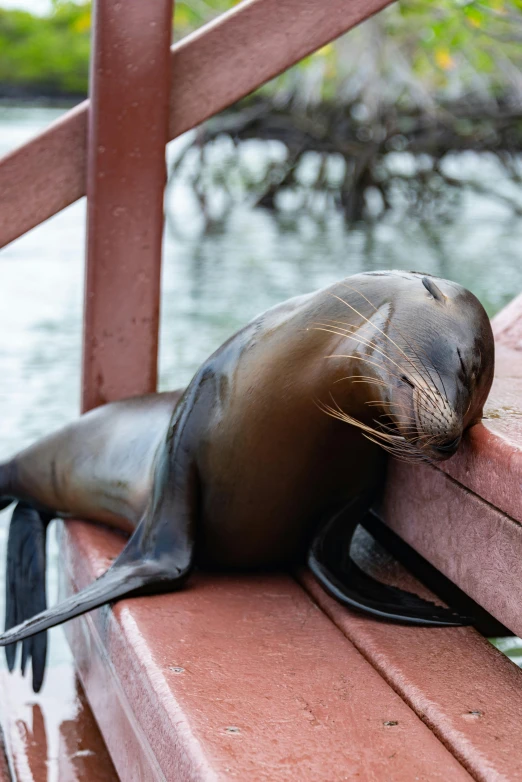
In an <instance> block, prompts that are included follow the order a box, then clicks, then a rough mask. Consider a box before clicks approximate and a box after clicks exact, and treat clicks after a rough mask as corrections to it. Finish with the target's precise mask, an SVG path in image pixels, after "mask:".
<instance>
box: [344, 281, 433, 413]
mask: <svg viewBox="0 0 522 782" xmlns="http://www.w3.org/2000/svg"><path fill="white" fill-rule="evenodd" d="M341 284H342V286H343V287H344V288H348V289H349V290H352V291H354V292H355V293H357V295H358V296H361V297H362V298H363V299H364V300H365V301H366V302H367V303H368V304H369V305H370V307H372V309H373V310H374V312H378V310H377V307H376V306H375V305H374V304H373V303H372V302H371V301H370V300H369V299H368V298H367V297H366V296H365V295H364V293H361V291H359V290H357V288H354V287H353V286H351V285H347V284H346V283H341ZM342 301H343V300H342ZM344 303H345V304H348V303H347V302H344ZM348 306H350V305H348ZM363 317H364V316H363ZM372 325H375V324H372ZM396 328H397V331H398V333H399V334H400V335H401V337H402V339H403V340H404V341H405V342H406V344H408V345H409V347H410V350H413V352H414V353H415V354H416V355H417V358H418V359H419V361H420V362H421V364H422V366H423V367H424V369H425V371H426V372H427V375H428V380H429V382H430V383H433V380H432V377H431V375H430V372H429V369H428V367H427V366H426V365H425V364H424V362H423V360H422V358H421V357H420V355H419V353H417V351H415V349H414V348H412V347H411V345H410V343H409V341H408V339H407V338H406V337H405V336H404V334H403V333H402V331H401V330H400V329H399V328H398V327H396ZM383 333H384V332H383ZM385 336H386V337H388V339H391V338H390V337H389V336H388V335H386V334H385ZM392 341H393V340H392ZM397 347H398V346H397ZM417 348H419V345H418V343H417ZM398 349H399V350H400V348H398ZM419 349H420V348H419ZM423 352H424V355H425V356H426V358H427V359H428V356H427V355H426V352H425V351H423ZM432 367H433V369H434V370H435V372H437V374H438V376H439V380H440V382H441V383H442V387H443V389H444V396H445V399H446V402H447V403H448V404H449V400H448V393H447V391H446V388H445V386H444V381H443V379H442V376H441V374H440V372H439V371H438V369H437V368H436V367H434V366H433V364H432ZM419 374H420V372H419ZM421 376H422V375H421Z"/></svg>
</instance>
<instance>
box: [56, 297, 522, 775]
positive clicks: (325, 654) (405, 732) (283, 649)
mask: <svg viewBox="0 0 522 782" xmlns="http://www.w3.org/2000/svg"><path fill="white" fill-rule="evenodd" d="M509 312H510V313H511V318H512V321H513V322H512V323H511V324H510V326H509V328H508V327H506V326H505V323H506V313H503V314H501V315H500V316H499V318H497V320H496V321H495V328H496V331H497V334H498V348H499V350H498V352H499V354H500V361H499V363H498V372H497V376H496V379H495V385H494V389H493V391H492V394H491V398H490V403H489V405H488V410H490V411H492V410H496V409H500V407H502V405H501V403H504V401H505V397H504V396H503V394H507V393H508V391H509V390H510V389H515V392H516V389H517V386H516V383H515V384H514V383H513V381H512V380H509V381H508V378H507V376H506V372H507V371H508V370H509V378H512V377H514V376H515V377H518V374H517V373H518V372H519V370H522V352H518V353H517V352H516V351H513V354H510V355H509V362H508V363H506V362H505V361H504V360H503V358H502V356H503V350H504V348H505V346H504V345H503V343H502V339H503V336H502V335H503V334H505V333H510V334H513V333H515V330H516V328H518V327H520V328H521V329H522V297H520V299H519V300H518V303H517V304H516V305H512V306H511V307H510V309H509ZM502 324H504V327H503V328H500V326H501V325H502ZM517 324H518V325H517ZM506 349H507V348H506ZM509 349H510V350H513V348H509ZM521 374H522V371H521ZM506 384H508V386H509V387H508V388H507V389H506ZM509 399H510V403H509V405H508V404H504V407H506V408H508V409H506V410H505V416H503V417H501V418H497V417H496V415H495V414H494V413H493V415H492V417H491V419H490V420H488V421H487V422H486V426H487V431H486V432H482V433H481V432H480V430H478V431H477V432H474V434H473V437H472V438H471V440H470V442H469V444H468V445H467V446H466V448H465V450H464V451H463V452H462V454H457V457H456V458H454V459H452V460H451V461H450V462H449V463H448V464H447V466H446V470H447V473H445V472H442V471H441V470H438V469H435V468H430V467H424V466H422V467H418V466H410V465H403V464H401V463H391V465H390V479H389V482H388V485H387V492H386V496H385V501H384V503H383V507H382V509H381V512H382V514H383V517H384V519H385V520H386V522H387V523H388V524H389V525H390V526H391V527H393V528H394V529H396V530H398V531H399V532H400V533H401V534H403V535H404V536H405V538H406V539H407V541H408V542H409V543H410V544H412V545H413V546H414V547H415V548H416V549H418V550H419V551H420V552H421V553H422V554H423V555H424V556H425V557H426V558H427V559H430V560H432V561H433V562H434V564H435V565H436V566H437V567H438V568H440V569H441V570H442V571H444V572H446V573H447V574H449V575H450V576H451V577H452V578H453V580H454V581H455V582H456V583H457V584H458V585H459V586H460V587H462V588H463V589H464V590H465V591H466V592H468V593H469V594H470V595H471V596H472V597H473V598H475V599H476V600H477V601H478V602H480V603H481V604H482V605H484V606H486V607H487V608H488V609H489V610H490V611H491V613H492V614H493V615H494V616H495V617H496V618H497V619H499V620H500V621H502V622H503V623H504V624H506V625H507V626H508V627H510V628H512V629H514V630H516V629H517V628H518V627H520V622H521V619H520V617H521V616H522V612H521V611H520V609H519V608H518V605H517V603H519V601H518V594H519V592H520V584H521V583H522V572H520V568H521V566H520V565H519V564H518V559H519V554H520V552H521V551H522V541H521V539H520V534H521V533H520V525H519V524H518V522H517V521H515V520H514V519H513V518H512V517H510V516H508V515H507V514H506V513H505V511H504V510H502V509H500V508H499V507H495V506H494V504H493V500H494V499H495V497H497V498H499V499H498V504H499V505H500V504H501V503H502V505H503V507H504V508H505V507H508V505H507V503H508V502H512V497H515V498H516V497H517V493H516V490H517V484H516V481H517V473H516V464H517V462H516V459H517V458H518V448H519V446H518V445H517V441H516V432H517V427H516V426H515V427H510V424H509V417H510V416H514V417H515V419H516V416H517V409H516V400H514V399H511V397H510V398H509ZM518 399H521V400H522V396H519V397H518ZM520 404H521V406H522V402H521V403H520ZM490 415H491V413H490ZM515 422H516V421H515ZM508 436H509V437H510V439H509V440H508ZM491 438H497V439H496V441H494V446H493V447H492V448H491V451H490V450H489V449H490V447H491V446H490V439H491ZM520 444H521V445H522V441H520ZM484 449H487V450H484ZM491 452H492V453H493V454H494V457H493V460H492V457H491V456H490V455H489V454H490V453H491ZM470 460H473V464H480V463H482V464H485V465H488V464H489V465H490V467H489V470H490V471H491V473H494V472H497V473H500V472H501V468H500V466H499V465H500V464H503V466H504V467H503V479H504V483H503V485H502V486H500V487H499V486H498V484H494V483H491V482H490V483H487V484H484V485H485V486H486V488H485V490H484V494H486V497H481V496H479V495H478V494H476V493H474V492H472V491H471V489H470V488H467V487H466V486H463V485H462V484H461V483H459V482H458V481H457V479H456V478H453V477H450V475H449V473H451V474H452V475H458V474H459V471H460V472H461V473H462V474H463V475H465V476H466V479H467V482H468V483H469V484H471V483H472V482H473V487H474V488H475V490H477V489H480V485H478V484H477V478H476V475H474V474H473V467H472V466H469V465H470ZM502 460H503V461H502ZM492 461H493V463H492ZM513 461H515V468H512V464H513ZM467 465H468V466H467ZM484 469H485V468H484ZM467 470H469V471H467ZM419 471H420V472H421V473H422V475H419ZM494 492H497V494H496V495H495V493H494ZM502 492H503V493H502ZM511 492H512V494H511ZM509 507H513V502H512V504H511V506H509ZM360 535H361V533H360ZM360 535H359V537H360ZM366 538H367V539H366V542H365V546H363V547H362V549H361V552H362V554H361V552H360V553H359V556H363V557H364V558H365V559H364V561H363V562H362V563H361V564H363V566H364V567H365V568H366V569H367V570H369V571H370V572H371V573H372V574H373V575H375V576H376V577H379V578H383V579H384V580H386V581H388V582H389V583H395V584H396V585H398V586H401V587H403V588H407V589H410V590H414V591H416V592H418V593H420V594H422V595H425V596H428V597H429V596H430V593H429V592H428V591H427V589H426V587H424V586H422V585H421V584H420V583H419V582H418V581H416V580H415V579H414V578H413V576H411V575H410V574H409V573H408V572H407V571H406V570H405V569H404V567H402V566H401V565H399V564H398V563H397V562H396V561H395V560H393V559H391V558H390V557H389V556H387V555H386V554H385V553H384V552H383V550H382V549H381V548H380V547H379V545H378V544H376V543H373V544H371V543H370V542H369V538H368V536H367V534H366ZM122 545H123V540H122V538H120V537H119V536H118V535H115V534H114V533H112V532H110V531H109V530H106V529H103V528H101V527H100V528H93V527H92V526H90V525H87V524H84V523H81V522H74V523H72V524H68V525H67V526H66V528H65V529H64V532H63V547H64V551H65V553H66V568H65V579H64V587H65V589H66V591H70V590H71V589H78V588H81V587H83V586H84V585H85V584H87V583H88V582H90V581H91V580H92V579H93V578H94V577H96V576H97V575H99V574H100V573H101V572H103V570H105V568H106V567H107V565H108V563H109V562H110V560H111V558H112V557H114V556H115V555H116V554H117V553H118V551H119V550H120V549H121V547H122ZM67 632H68V638H69V640H70V643H71V646H72V649H73V651H74V653H75V657H76V662H77V665H78V670H79V672H80V676H81V678H82V681H83V683H84V686H85V688H86V692H87V694H88V697H89V701H90V703H91V705H92V707H93V710H94V713H95V715H96V718H97V720H98V722H99V725H100V728H101V730H102V733H103V735H104V737H105V740H106V742H107V746H108V748H109V751H110V753H111V755H112V758H113V760H114V763H115V766H116V769H117V770H118V773H119V774H120V776H121V778H122V779H125V780H127V779H140V780H156V779H158V780H160V779H166V780H177V779H181V780H191V781H192V780H194V781H196V780H197V781H198V782H200V781H201V782H203V780H205V782H206V781H207V780H211V779H252V780H258V779H259V780H263V779H267V780H288V779H299V780H307V779H310V780H325V781H326V780H327V781H328V782H330V780H332V781H333V780H341V779H357V778H359V779H364V780H395V779H396V780H400V781H401V782H407V781H408V780H410V779H411V780H414V779H429V780H436V779H444V780H449V779H451V780H459V779H470V778H473V779H477V780H493V779H495V780H501V779H506V780H507V779H509V780H518V779H522V749H521V748H520V747H519V742H518V740H517V739H518V736H519V732H520V724H521V721H522V697H521V696H522V671H520V670H519V669H518V668H517V667H516V666H515V665H514V664H513V663H512V662H511V661H509V660H508V659H507V658H506V657H504V656H503V655H502V654H501V653H500V652H498V651H497V650H496V649H495V648H494V647H493V646H492V645H491V644H489V643H488V641H487V640H486V639H485V638H484V637H483V636H481V635H480V634H479V633H478V632H477V631H476V630H474V629H472V628H447V629H425V628H422V629H420V628H412V627H401V626H393V625H389V624H385V623H382V622H377V621H374V620H371V619H369V618H366V617H363V616H358V615H356V614H353V613H351V612H349V611H347V610H346V609H345V608H343V607H342V606H340V605H339V604H337V603H336V602H335V601H334V600H332V599H331V598H330V597H329V596H328V595H326V594H325V593H324V591H323V590H322V589H321V588H320V587H319V586H318V585H317V583H316V582H315V580H314V579H313V577H312V576H311V574H309V573H308V572H302V573H299V574H286V575H285V574H281V575H273V576H271V575H270V576H269V575H259V576H255V575H254V576H236V577H231V576H228V577H227V576H223V577H215V576H204V575H199V576H198V577H197V578H196V579H195V580H194V583H193V585H192V587H191V588H190V589H187V590H183V591H181V592H179V593H176V594H172V595H163V596H158V597H154V598H142V599H137V600H127V601H122V602H121V603H119V604H117V605H116V607H115V608H114V610H113V611H112V610H110V609H109V608H105V609H102V610H101V611H98V612H95V613H93V614H91V615H89V616H87V617H83V618H80V619H78V620H74V622H72V623H70V625H69V626H68V628H67ZM519 632H520V631H519Z"/></svg>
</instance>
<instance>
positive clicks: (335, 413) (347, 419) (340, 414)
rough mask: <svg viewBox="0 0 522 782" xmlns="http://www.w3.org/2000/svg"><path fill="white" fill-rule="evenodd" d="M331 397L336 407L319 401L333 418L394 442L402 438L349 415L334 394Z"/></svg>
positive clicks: (321, 407) (321, 406)
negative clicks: (380, 430)
mask: <svg viewBox="0 0 522 782" xmlns="http://www.w3.org/2000/svg"><path fill="white" fill-rule="evenodd" d="M330 397H331V399H332V402H333V404H334V405H335V407H331V406H330V405H327V404H326V403H325V402H321V401H319V403H318V406H319V408H320V409H322V410H323V412H325V413H326V414H327V415H330V416H332V418H337V419H338V420H340V421H343V422H344V423H348V424H351V425H352V426H355V427H357V428H358V429H361V430H363V431H366V432H370V433H372V434H374V435H376V436H378V437H382V438H385V439H386V440H387V441H388V442H393V441H394V440H397V439H402V438H398V437H397V435H390V434H387V433H385V432H379V431H378V430H376V429H375V428H374V427H372V426H368V424H365V423H363V422H362V421H359V420H358V419H357V418H354V417H353V416H351V415H349V414H348V413H345V412H344V410H342V409H341V408H340V407H339V405H338V403H337V401H336V400H335V399H334V397H333V396H332V394H330Z"/></svg>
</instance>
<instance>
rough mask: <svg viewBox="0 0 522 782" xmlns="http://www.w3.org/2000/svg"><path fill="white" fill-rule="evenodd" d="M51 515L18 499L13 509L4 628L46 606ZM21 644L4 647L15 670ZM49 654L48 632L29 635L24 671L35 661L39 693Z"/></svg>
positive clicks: (10, 668)
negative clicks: (46, 568) (48, 535)
mask: <svg viewBox="0 0 522 782" xmlns="http://www.w3.org/2000/svg"><path fill="white" fill-rule="evenodd" d="M49 521H50V517H48V516H45V515H44V514H41V513H39V512H38V511H37V510H35V509H34V508H33V507H31V506H30V505H27V504H26V503H22V502H19V503H18V504H17V506H16V508H15V509H14V511H13V515H12V517H11V523H10V525H9V536H8V540H7V570H6V612H5V629H6V630H9V629H10V628H11V627H13V626H14V625H16V624H18V623H20V622H23V621H24V620H25V619H28V618H29V617H30V616H33V615H34V614H37V613H40V612H41V611H44V610H45V609H46V607H47V598H46V588H45V542H46V533H47V525H48V523H49ZM17 647H18V644H17V643H13V644H10V645H9V646H6V648H5V656H6V660H7V667H8V668H9V670H10V671H12V670H13V668H14V666H15V661H16V651H17ZM46 657H47V633H46V632H41V633H38V634H37V635H35V636H33V637H31V638H26V639H25V640H24V642H23V645H22V655H21V661H20V667H21V669H22V674H23V675H25V669H26V666H27V663H28V661H29V660H31V662H32V674H33V690H34V691H35V692H39V690H40V688H41V686H42V682H43V677H44V671H45V661H46Z"/></svg>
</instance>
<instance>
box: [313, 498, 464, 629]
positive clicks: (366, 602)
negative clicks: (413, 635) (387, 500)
mask: <svg viewBox="0 0 522 782" xmlns="http://www.w3.org/2000/svg"><path fill="white" fill-rule="evenodd" d="M357 521H358V519H357V520H356V521H355V522H354V521H353V516H352V517H351V520H348V519H347V514H346V513H345V511H342V512H341V513H340V514H338V515H337V516H334V517H333V518H332V519H331V520H330V521H329V522H328V523H327V524H326V525H325V526H324V528H323V529H322V530H321V531H320V532H319V534H318V535H317V537H316V538H315V540H314V542H313V543H312V546H311V548H310V552H309V555H308V566H309V567H310V570H311V571H312V573H313V574H314V576H315V577H316V578H317V580H318V581H319V583H320V584H321V585H322V586H323V588H324V589H325V590H326V591H327V592H329V593H330V594H331V595H332V597H335V599H336V600H338V601H339V602H340V603H342V604H343V605H346V606H347V607H349V608H352V609H355V610H356V611H360V612H362V613H366V614H370V615H372V616H375V617H377V618H380V619H385V620H387V621H389V622H398V623H401V624H413V625H421V626H422V625H424V626H432V627H447V626H449V627H453V626H461V625H467V624H471V621H472V620H471V619H470V618H469V617H465V616H462V615H460V614H458V613H456V612H454V611H452V610H451V609H450V608H443V607H440V606H437V605H436V604H435V603H431V602H430V601H429V600H424V599H423V598H421V597H419V596H418V595H415V594H413V593H412V592H406V591H404V590H402V589H398V588H397V587H393V586H389V585H388V584H383V583H381V582H380V581H377V580H376V579H374V578H372V577H371V576H369V575H368V574H367V573H365V572H364V571H363V570H361V568H360V567H359V566H358V565H356V563H355V562H354V561H353V559H352V558H351V557H350V553H349V552H350V543H351V540H352V537H353V534H354V532H355V529H356V527H357Z"/></svg>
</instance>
